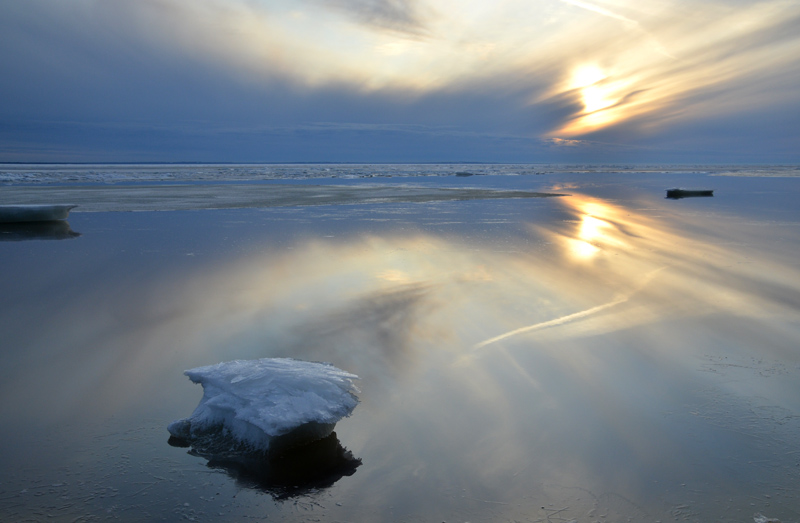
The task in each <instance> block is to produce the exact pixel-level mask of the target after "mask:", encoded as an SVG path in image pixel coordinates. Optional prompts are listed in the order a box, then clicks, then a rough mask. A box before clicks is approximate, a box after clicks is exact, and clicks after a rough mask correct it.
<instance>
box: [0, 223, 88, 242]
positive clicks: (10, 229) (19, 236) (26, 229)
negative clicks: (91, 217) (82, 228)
mask: <svg viewBox="0 0 800 523" xmlns="http://www.w3.org/2000/svg"><path fill="white" fill-rule="evenodd" d="M78 236H80V233H77V232H75V231H73V230H72V229H71V228H70V226H69V223H67V222H65V221H48V222H21V223H0V242H18V241H24V240H69V239H72V238H77V237H78Z"/></svg>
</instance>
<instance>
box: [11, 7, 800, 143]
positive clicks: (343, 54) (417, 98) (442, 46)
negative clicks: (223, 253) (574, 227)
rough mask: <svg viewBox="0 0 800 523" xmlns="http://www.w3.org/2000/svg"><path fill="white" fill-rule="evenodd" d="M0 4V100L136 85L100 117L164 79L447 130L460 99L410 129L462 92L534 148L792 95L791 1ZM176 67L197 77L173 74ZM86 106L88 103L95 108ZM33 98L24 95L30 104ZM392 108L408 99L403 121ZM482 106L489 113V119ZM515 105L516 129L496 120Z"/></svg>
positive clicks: (191, 87)
mask: <svg viewBox="0 0 800 523" xmlns="http://www.w3.org/2000/svg"><path fill="white" fill-rule="evenodd" d="M0 10H2V13H0V14H3V15H4V16H3V17H2V18H5V19H6V22H0V25H2V27H0V29H3V31H2V33H3V36H0V43H2V44H3V45H2V47H3V48H4V49H8V50H11V49H14V51H15V52H14V53H10V51H6V52H5V53H3V54H2V55H0V60H1V61H2V64H3V65H4V66H5V67H4V68H5V69H7V70H9V71H14V72H22V73H24V74H12V75H9V76H7V77H6V78H5V79H4V80H3V81H2V85H0V88H2V90H3V91H4V92H9V93H14V92H17V91H18V92H20V93H23V94H22V95H20V96H23V95H24V96H33V95H32V94H31V93H37V92H41V94H40V96H41V97H42V98H45V99H46V98H47V97H50V98H57V99H60V97H63V96H66V95H65V92H61V93H58V92H56V90H55V89H54V88H53V90H52V91H50V90H48V89H47V88H46V87H45V86H44V85H42V83H43V75H44V74H45V73H43V72H42V71H46V72H47V74H48V75H50V76H53V77H55V78H57V79H59V82H57V83H58V84H59V85H65V84H70V83H71V84H72V85H73V87H72V89H71V90H70V91H69V92H68V94H69V96H71V97H72V98H76V97H80V96H81V95H80V92H81V91H82V88H83V87H84V86H85V88H86V91H87V92H90V91H91V90H92V89H93V88H96V87H93V86H96V85H103V84H104V83H105V84H109V83H113V82H114V81H116V79H118V78H124V77H130V78H131V79H132V82H128V83H129V84H131V83H132V84H141V86H142V87H143V88H144V90H141V89H140V90H139V91H138V92H136V93H132V94H131V95H130V96H127V97H126V98H125V99H124V100H125V101H126V104H125V105H123V104H120V103H114V104H113V111H122V110H124V108H125V106H126V105H127V104H128V103H130V104H132V105H134V106H135V105H136V104H137V103H139V102H140V101H141V102H142V103H141V105H142V106H146V105H147V104H146V103H145V101H149V100H145V99H146V98H147V94H146V93H147V92H148V91H149V87H151V86H152V87H156V86H166V87H163V88H164V89H165V90H167V91H168V92H169V93H173V92H174V91H176V89H174V88H173V87H172V86H171V85H170V82H174V83H175V84H177V85H185V86H187V88H186V91H187V93H188V94H189V95H190V96H191V94H192V93H193V92H195V91H196V90H198V89H199V90H200V91H202V92H203V93H204V94H203V97H204V98H202V99H203V100H204V101H205V102H207V106H209V105H211V104H213V103H216V102H217V100H215V99H214V98H213V97H214V95H213V94H209V93H214V92H218V93H220V94H219V97H220V98H224V97H226V96H227V97H229V98H230V97H236V96H237V93H235V92H234V90H232V88H230V87H229V85H234V84H235V85H237V86H245V88H246V89H249V90H251V91H252V92H261V93H264V94H263V96H264V97H265V102H266V103H270V102H274V103H273V105H272V106H273V107H274V109H272V110H271V111H270V114H273V113H275V111H278V112H280V111H284V112H285V109H282V108H283V107H285V106H286V105H287V104H286V103H284V101H285V100H288V99H291V100H294V101H295V102H292V103H290V104H289V106H292V107H295V106H297V107H302V106H303V103H304V100H305V99H306V98H307V97H315V96H316V97H318V98H319V99H323V98H326V97H327V98H328V99H330V100H332V102H331V104H330V105H332V106H336V105H337V103H338V102H337V101H333V98H331V96H340V95H341V94H343V93H346V94H348V95H353V96H361V97H364V100H365V102H364V103H362V104H361V105H360V106H359V107H360V109H359V111H360V112H362V113H363V114H369V115H371V116H370V118H371V120H370V121H369V122H365V123H371V124H396V123H401V124H419V123H426V124H433V125H448V124H449V123H450V119H453V118H456V119H457V118H463V115H464V114H465V110H466V109H467V107H466V104H464V105H461V106H458V107H454V108H453V109H452V110H451V111H450V112H448V113H446V114H441V115H439V117H438V121H436V122H430V121H425V122H422V121H421V120H424V119H426V118H428V115H429V114H430V111H429V109H428V107H425V106H424V102H425V101H426V100H431V99H432V98H435V97H440V98H442V99H447V98H450V99H454V100H455V99H459V97H461V99H464V100H465V99H466V98H465V97H469V96H473V95H474V96H475V97H476V99H477V100H480V99H481V97H483V98H484V99H485V104H491V105H492V106H493V107H489V106H488V105H487V110H486V111H484V112H483V113H481V114H480V117H476V118H475V120H476V121H473V122H471V123H470V124H469V125H468V126H469V127H470V128H471V131H477V132H487V131H489V128H490V127H494V129H492V131H499V132H501V133H511V134H518V133H520V132H522V131H524V133H525V134H526V135H527V136H528V137H529V139H531V140H534V141H535V140H539V141H540V142H539V143H544V142H541V141H542V140H544V141H548V140H553V139H555V138H558V139H562V140H572V139H587V138H590V139H592V137H593V136H595V135H596V134H597V133H600V134H601V135H603V133H606V135H607V133H608V132H611V131H613V133H612V134H613V135H614V136H615V141H616V142H617V143H620V142H624V141H629V142H630V141H633V142H635V141H637V140H640V139H641V138H642V137H643V136H658V135H659V133H662V132H665V131H668V130H669V129H674V128H676V127H680V126H681V125H687V124H691V123H692V122H697V121H704V120H706V119H709V118H712V119H713V118H720V117H727V116H728V115H735V114H742V113H744V112H747V111H752V110H754V109H757V108H759V107H764V108H767V109H769V108H775V107H780V106H783V105H789V106H795V107H796V106H797V105H798V103H800V94H798V91H797V89H795V88H794V84H795V79H796V77H797V74H798V72H799V70H800V65H798V64H800V60H798V59H797V58H798V56H800V33H798V32H797V31H796V28H797V27H798V25H800V5H798V4H797V3H794V2H787V1H783V0H766V1H762V2H748V3H740V2H733V1H732V0H716V1H711V2H703V3H702V4H697V3H690V2H687V1H683V0H661V1H649V2H644V3H642V2H632V1H629V0H617V1H614V2H609V1H599V0H598V1H594V2H588V1H584V0H544V1H537V2H530V1H522V0H504V1H501V2H492V3H487V2H477V1H456V0H336V1H333V2H324V1H322V0H303V1H292V2H289V1H286V0H229V1H226V2H223V1H221V0H195V1H192V2H188V1H186V0H137V1H131V0H121V1H117V2H97V1H94V0H75V1H73V2H69V3H63V2H55V1H52V0H31V1H30V2H26V3H24V4H15V5H5V6H2V7H0ZM190 69H191V70H196V71H205V73H207V75H208V77H209V78H213V80H209V79H208V78H201V79H199V80H195V78H187V77H184V76H185V71H187V70H190ZM587 72H589V73H590V74H587ZM181 75H184V76H181ZM144 78H146V79H147V81H144V80H143V79H144ZM61 79H65V80H67V81H66V82H63V81H60V80H61ZM26 82H29V84H26ZM226 82H227V83H226ZM34 84H35V86H34ZM216 84H220V85H225V86H228V87H223V89H224V90H220V88H218V86H216ZM25 85H30V88H25V87H24V86H25ZM206 86H213V87H208V88H207V91H208V92H209V93H206V92H205V91H203V89H206ZM215 88H217V89H216V90H215ZM237 88H238V87H237ZM104 93H105V95H106V96H107V97H109V98H112V97H113V96H115V94H114V91H113V90H112V89H110V88H109V89H105V91H104ZM275 93H280V96H282V97H283V98H280V99H276V98H275V96H276V95H275ZM126 94H127V93H126ZM119 96H120V98H118V99H116V100H120V99H122V98H121V96H122V95H121V94H120V95H119ZM170 96H174V97H175V99H176V100H178V104H177V106H178V107H180V106H181V105H182V104H184V102H183V100H181V99H180V98H179V97H178V95H177V94H170ZM89 99H91V100H92V103H94V104H95V105H96V106H97V107H98V108H102V109H104V110H105V106H104V105H103V103H104V102H105V100H103V99H99V98H98V97H96V96H95V97H91V98H89V97H88V95H87V100H89ZM35 102H36V100H34V101H32V102H28V103H25V104H23V105H24V106H25V107H30V108H31V109H30V110H31V111H35V110H36V109H34V108H35V107H40V106H41V105H42V104H39V103H35ZM373 102H374V103H373ZM226 103H227V102H226ZM370 104H372V105H370ZM45 105H46V104H45ZM63 105H64V104H60V105H59V107H61V106H63ZM108 105H111V102H108ZM471 105H472V106H474V107H479V106H480V105H481V104H480V103H472V104H471ZM20 106H21V104H15V105H14V107H20ZM392 107H405V108H407V109H408V110H402V111H400V113H401V114H402V115H403V116H402V117H400V118H401V119H402V121H399V120H398V115H397V114H392ZM59 110H60V109H59ZM188 110H189V109H187V111H188ZM9 111H11V112H14V111H16V113H15V114H21V115H22V116H23V117H24V116H25V115H26V114H27V113H26V112H25V111H21V110H19V109H15V108H12V107H11V106H9V107H8V108H6V112H9ZM108 111H109V112H111V111H112V109H110V108H109V109H108ZM297 111H298V112H296V113H294V114H287V116H286V120H288V121H290V123H291V125H297V124H313V123H314V122H317V121H331V119H330V118H329V117H324V118H322V119H314V120H311V119H309V118H308V117H307V115H305V114H303V113H302V109H298V110H297ZM497 111H500V113H501V114H502V115H503V116H500V117H497V118H496V119H494V120H493V119H492V117H491V116H490V114H491V113H493V112H497ZM514 111H517V112H519V111H524V112H526V113H527V115H526V118H528V123H527V124H525V125H519V122H517V121H514V122H513V123H512V124H510V125H509V123H508V122H505V121H503V118H504V117H505V116H506V115H507V114H510V113H512V112H514ZM131 112H134V111H133V110H132V111H131ZM134 114H138V115H143V117H145V118H146V117H149V116H150V115H151V114H156V112H155V111H153V113H148V112H147V111H146V110H145V111H141V110H139V111H135V113H134ZM130 118H133V117H132V116H131V117H130ZM337 120H338V119H337ZM512 120H513V119H512ZM346 121H347V122H348V123H353V122H355V123H359V122H360V121H363V120H362V118H361V117H356V118H350V119H348V120H346ZM260 123H261V124H266V125H275V124H276V123H277V122H275V121H271V122H260ZM281 123H284V124H285V123H289V122H287V121H284V122H281ZM465 125H466V124H465ZM595 139H596V137H595ZM601 141H602V140H601ZM549 143H553V142H549ZM575 143H578V142H575Z"/></svg>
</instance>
